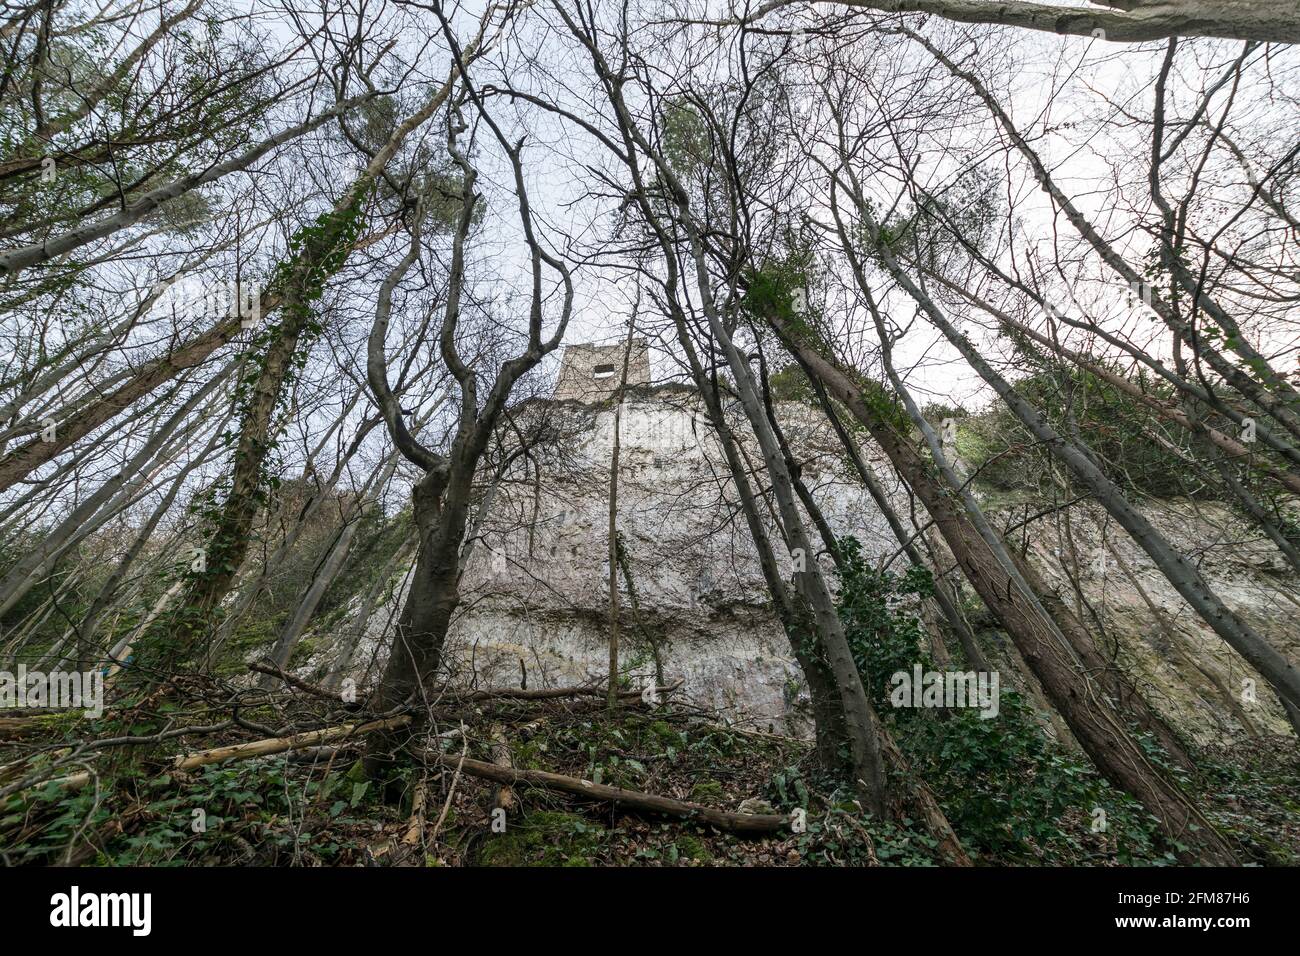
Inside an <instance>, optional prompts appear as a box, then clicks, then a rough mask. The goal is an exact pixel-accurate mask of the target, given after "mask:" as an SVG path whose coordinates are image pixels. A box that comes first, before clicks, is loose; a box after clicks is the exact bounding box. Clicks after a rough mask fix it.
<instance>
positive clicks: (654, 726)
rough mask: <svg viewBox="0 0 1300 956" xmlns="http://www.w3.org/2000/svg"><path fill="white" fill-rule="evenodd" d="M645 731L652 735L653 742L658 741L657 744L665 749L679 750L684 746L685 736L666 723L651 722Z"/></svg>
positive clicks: (661, 721) (659, 721)
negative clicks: (674, 748)
mask: <svg viewBox="0 0 1300 956" xmlns="http://www.w3.org/2000/svg"><path fill="white" fill-rule="evenodd" d="M646 730H648V731H649V732H650V733H651V735H653V737H654V739H655V740H657V741H659V743H661V744H662V745H663V746H665V747H678V748H680V747H684V746H686V738H685V736H684V735H682V734H681V733H679V732H678V731H676V730H674V729H673V728H672V727H671V726H669V724H668V722H667V721H664V720H656V721H652V722H651V723H650V725H649V726H648V727H647V728H646Z"/></svg>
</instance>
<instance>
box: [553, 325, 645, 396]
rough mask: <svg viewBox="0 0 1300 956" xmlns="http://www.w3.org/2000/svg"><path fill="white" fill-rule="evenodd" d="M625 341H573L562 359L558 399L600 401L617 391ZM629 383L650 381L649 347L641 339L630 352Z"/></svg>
mask: <svg viewBox="0 0 1300 956" xmlns="http://www.w3.org/2000/svg"><path fill="white" fill-rule="evenodd" d="M625 348H626V344H625V343H622V342H620V343H619V344H618V345H570V346H568V347H566V348H565V350H564V357H563V358H562V359H561V360H560V381H559V383H558V384H556V386H555V396H554V397H555V400H556V401H560V402H562V401H578V402H601V401H604V400H605V399H607V398H610V397H612V396H613V395H614V393H615V392H617V391H618V383H619V378H620V377H621V376H622V372H623V351H624V349H625ZM627 384H628V385H629V386H636V385H649V384H650V348H649V346H647V345H646V343H645V341H644V340H642V339H634V340H633V342H632V350H631V352H630V353H629V354H628V361H627Z"/></svg>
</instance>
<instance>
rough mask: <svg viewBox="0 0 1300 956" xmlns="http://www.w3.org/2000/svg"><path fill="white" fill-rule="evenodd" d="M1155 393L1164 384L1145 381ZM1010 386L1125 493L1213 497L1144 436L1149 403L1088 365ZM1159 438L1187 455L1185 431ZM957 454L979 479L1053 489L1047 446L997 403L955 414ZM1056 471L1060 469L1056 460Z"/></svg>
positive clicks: (1006, 486) (999, 485)
mask: <svg viewBox="0 0 1300 956" xmlns="http://www.w3.org/2000/svg"><path fill="white" fill-rule="evenodd" d="M1146 387H1147V388H1148V390H1149V391H1150V392H1151V393H1152V394H1154V395H1155V396H1156V397H1159V398H1165V397H1167V394H1168V392H1167V389H1166V388H1165V387H1163V386H1157V385H1154V384H1151V383H1147V384H1146ZM1015 388H1016V391H1017V392H1018V393H1019V394H1020V395H1021V396H1023V397H1024V398H1025V399H1026V401H1028V402H1029V403H1030V404H1031V405H1033V406H1034V407H1035V408H1038V409H1039V410H1040V411H1042V412H1043V414H1044V415H1045V416H1046V417H1047V420H1048V421H1049V422H1050V423H1051V424H1052V426H1053V427H1054V428H1055V429H1056V430H1057V431H1059V432H1061V433H1062V434H1064V435H1067V436H1070V435H1074V434H1077V435H1078V436H1079V437H1080V438H1082V440H1083V441H1085V442H1086V443H1087V444H1088V447H1089V448H1090V449H1092V451H1093V454H1094V455H1095V457H1096V458H1097V460H1098V462H1099V463H1100V465H1101V467H1102V469H1103V471H1105V472H1106V474H1107V476H1108V477H1109V478H1110V479H1111V480H1112V481H1114V482H1116V483H1117V484H1118V485H1119V486H1120V487H1121V488H1122V489H1124V490H1125V491H1126V492H1129V493H1135V494H1139V495H1150V496H1153V497H1157V498H1167V497H1175V496H1182V495H1197V496H1201V497H1213V496H1214V495H1215V494H1216V492H1215V487H1214V486H1213V485H1210V484H1207V483H1206V482H1205V481H1204V480H1198V479H1197V478H1196V477H1194V476H1193V475H1191V473H1190V469H1189V468H1188V467H1187V465H1186V464H1185V462H1184V461H1183V460H1182V459H1181V458H1180V457H1179V455H1177V454H1174V453H1173V452H1171V451H1170V450H1169V449H1168V448H1167V447H1165V446H1164V445H1162V444H1160V443H1159V442H1157V441H1156V440H1155V439H1154V438H1152V437H1151V435H1150V427H1151V414H1152V413H1151V410H1150V409H1149V408H1147V407H1146V406H1145V405H1143V404H1141V403H1140V402H1138V401H1137V400H1136V399H1134V398H1132V397H1131V396H1129V395H1127V394H1125V393H1124V392H1121V391H1119V390H1118V389H1116V388H1115V387H1114V386H1112V385H1110V384H1108V383H1107V382H1105V381H1103V380H1102V379H1100V378H1098V377H1097V376H1095V375H1093V374H1092V373H1090V372H1086V371H1084V370H1082V369H1078V368H1071V369H1070V370H1069V371H1068V372H1062V371H1061V370H1059V369H1051V370H1045V371H1040V372H1037V373H1036V374H1033V375H1029V376H1027V377H1025V378H1022V379H1021V380H1020V381H1018V382H1017V383H1016V385H1015ZM1165 441H1172V442H1178V443H1181V447H1182V449H1183V451H1184V452H1185V454H1186V455H1188V456H1194V451H1193V449H1192V448H1191V441H1192V438H1191V436H1189V435H1187V434H1186V433H1184V432H1177V431H1170V432H1169V433H1168V435H1167V437H1166V438H1165ZM957 450H958V452H959V454H961V455H962V456H963V457H965V458H966V460H967V461H968V462H969V463H970V464H971V465H972V466H973V467H975V468H977V469H978V470H979V477H978V481H980V482H981V483H982V484H984V485H986V486H989V487H992V488H995V489H999V490H1003V491H1009V490H1030V491H1032V492H1034V493H1035V494H1040V495H1045V496H1047V495H1050V494H1051V493H1052V492H1053V490H1054V489H1055V488H1056V484H1055V479H1054V478H1053V470H1054V466H1053V463H1052V459H1051V456H1050V453H1049V452H1048V451H1047V450H1046V449H1045V448H1043V447H1042V445H1041V443H1040V442H1038V441H1037V439H1035V438H1034V436H1033V435H1032V434H1030V432H1029V431H1028V429H1026V428H1025V427H1024V426H1023V425H1022V424H1021V423H1020V421H1019V419H1017V418H1016V416H1015V415H1014V414H1013V413H1012V412H1011V410H1010V409H1008V408H1007V407H1006V406H1005V405H1004V404H1002V403H1000V402H999V403H997V404H996V405H994V406H993V407H992V408H990V409H989V410H988V411H986V412H984V413H983V414H981V415H976V416H972V417H970V418H967V419H965V420H959V423H958V433H957ZM1055 471H1056V472H1057V473H1058V474H1061V475H1065V474H1066V472H1065V471H1064V469H1063V468H1062V467H1061V466H1055Z"/></svg>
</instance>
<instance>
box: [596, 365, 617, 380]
mask: <svg viewBox="0 0 1300 956" xmlns="http://www.w3.org/2000/svg"><path fill="white" fill-rule="evenodd" d="M591 374H592V377H593V378H609V377H610V376H611V375H613V374H614V366H612V365H597V366H596V367H595V368H593V369H592V370H591Z"/></svg>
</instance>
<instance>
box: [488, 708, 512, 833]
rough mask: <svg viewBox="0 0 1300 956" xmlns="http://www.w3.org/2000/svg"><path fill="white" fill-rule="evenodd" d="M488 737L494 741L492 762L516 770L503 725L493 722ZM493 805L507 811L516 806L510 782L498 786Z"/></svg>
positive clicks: (505, 768) (506, 768)
mask: <svg viewBox="0 0 1300 956" xmlns="http://www.w3.org/2000/svg"><path fill="white" fill-rule="evenodd" d="M488 737H489V739H490V740H491V743H492V763H494V764H495V765H496V766H498V767H501V768H502V769H503V770H514V769H515V764H514V761H513V760H511V759H510V742H509V741H508V740H506V732H505V730H504V729H503V728H502V726H501V725H500V724H493V725H492V729H491V731H489V732H488ZM492 806H493V807H495V808H496V809H499V810H505V811H507V812H509V811H511V810H513V809H514V808H515V792H514V790H512V789H511V787H510V784H508V783H503V784H501V786H499V787H497V792H496V793H495V794H493V796H492Z"/></svg>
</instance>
